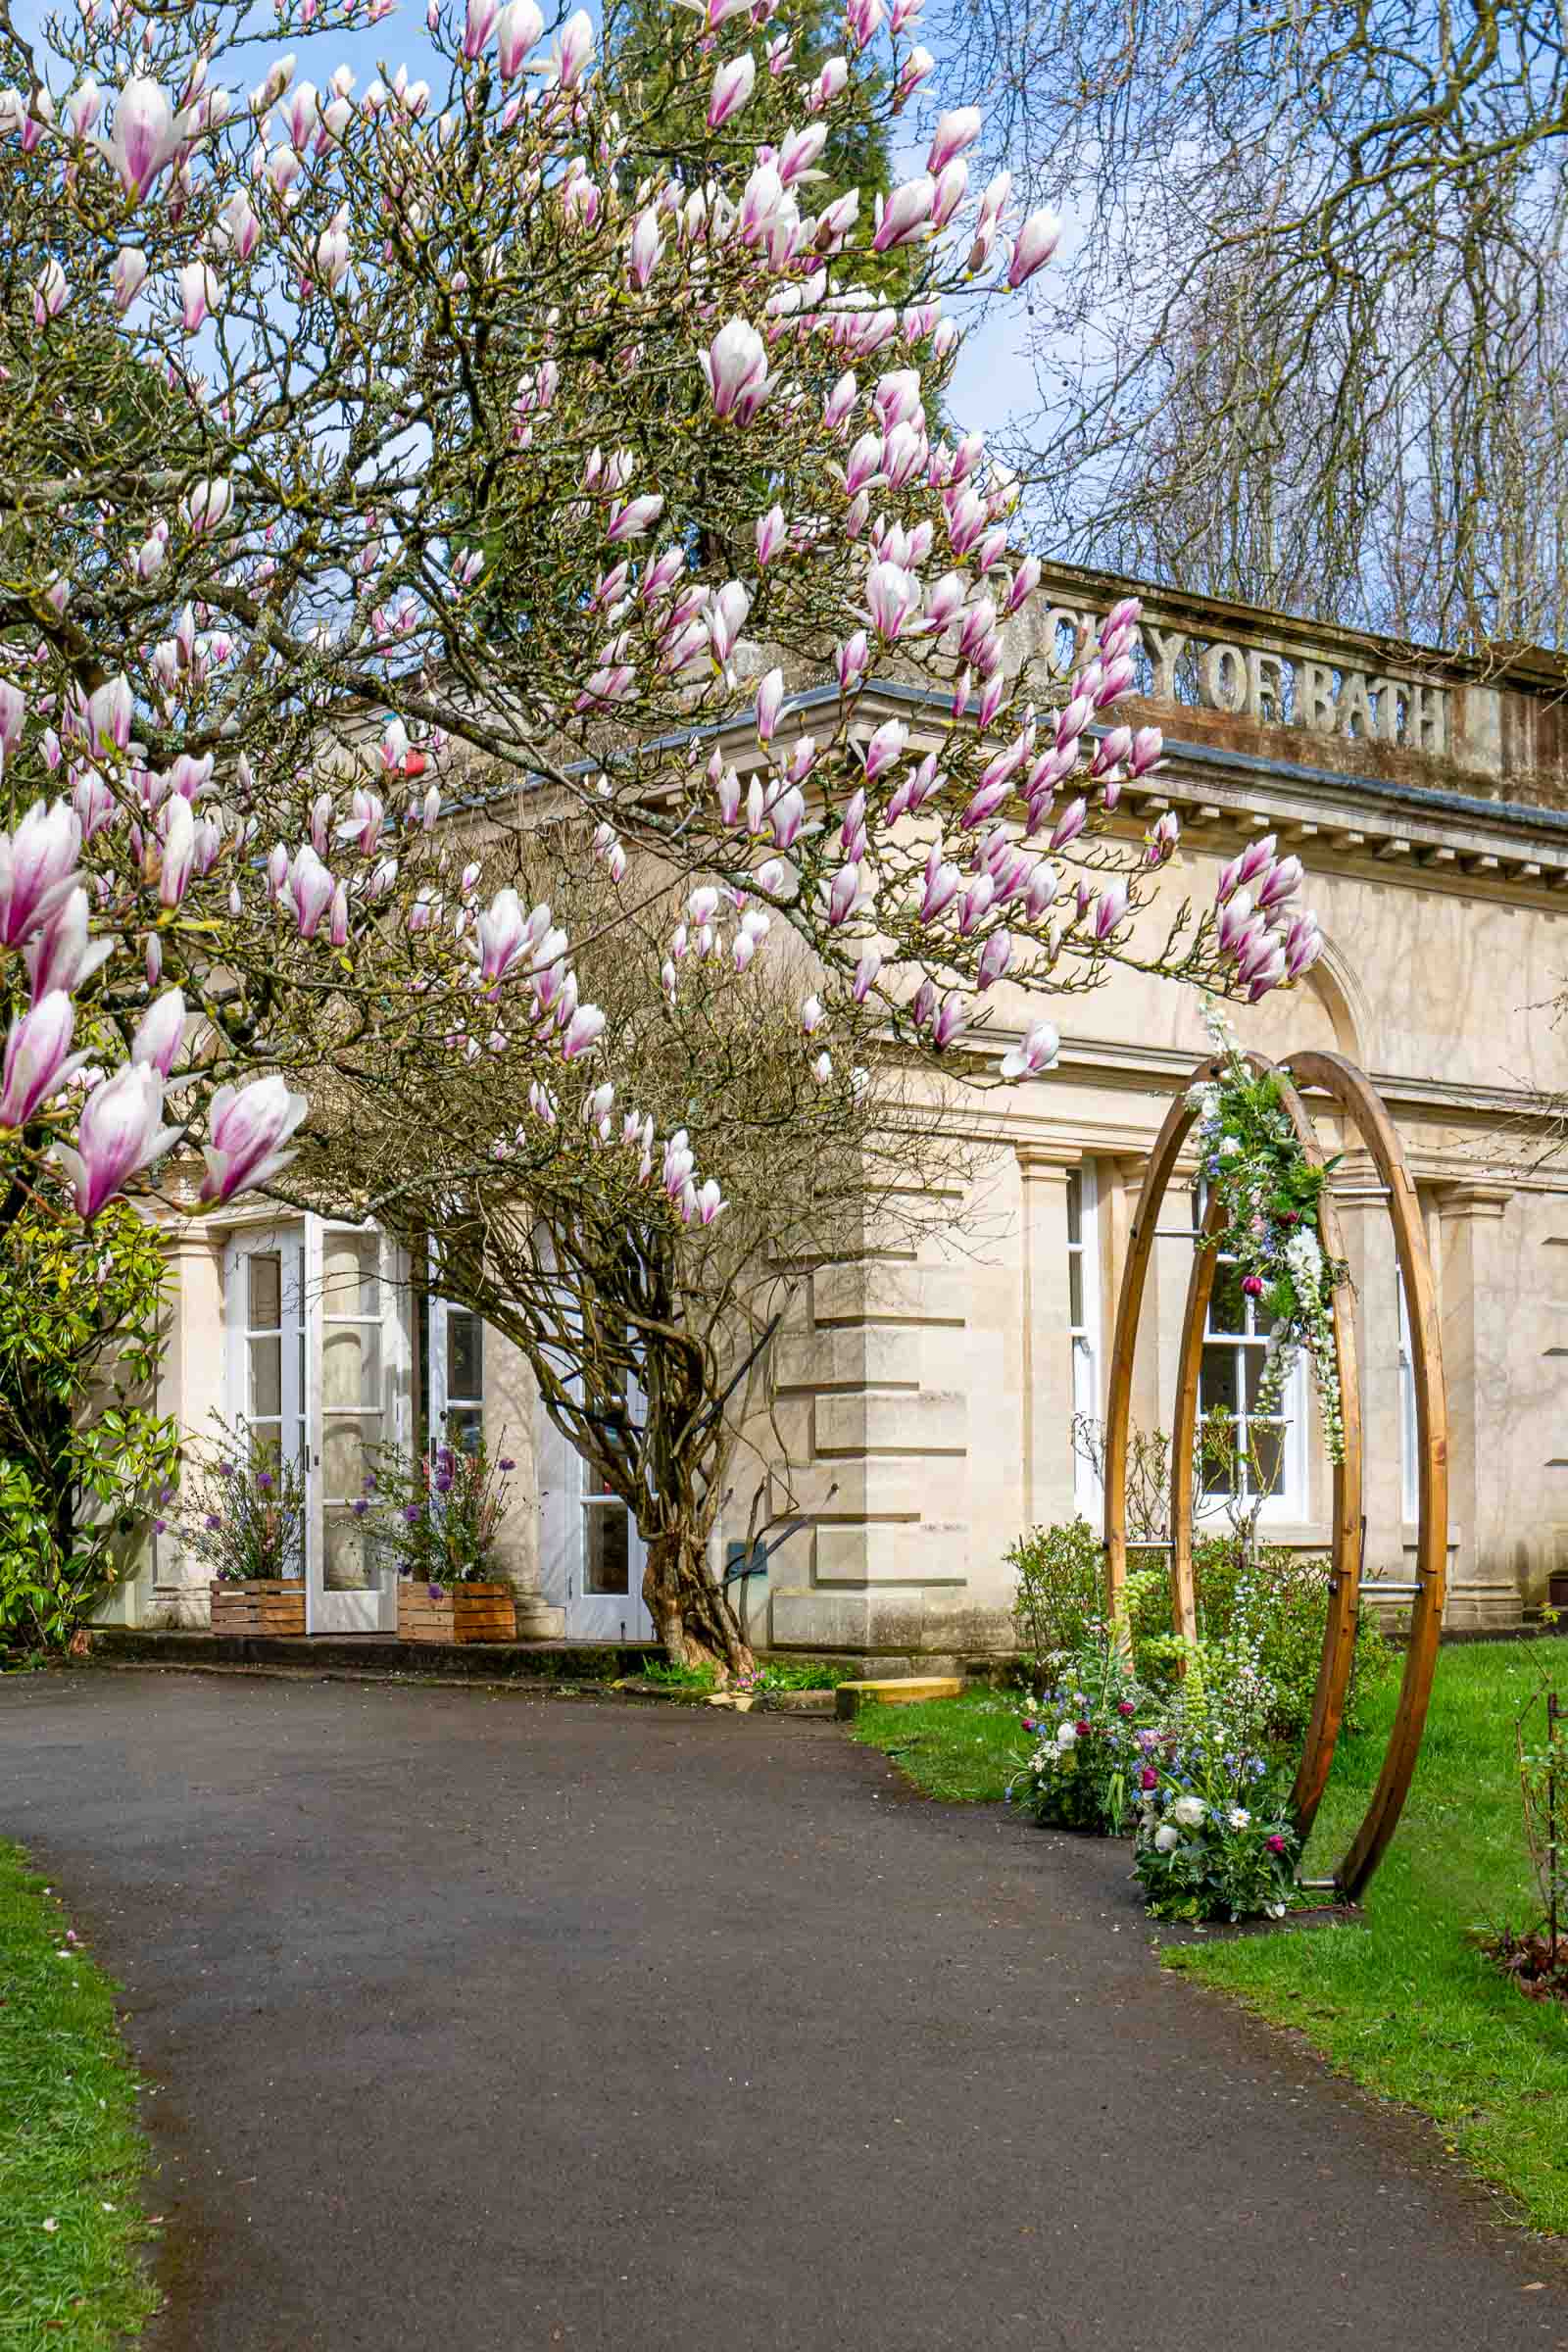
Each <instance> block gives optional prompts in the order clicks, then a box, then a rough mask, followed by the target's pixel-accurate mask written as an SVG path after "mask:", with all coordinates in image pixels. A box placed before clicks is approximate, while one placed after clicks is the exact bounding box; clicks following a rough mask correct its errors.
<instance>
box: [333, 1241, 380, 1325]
mask: <svg viewBox="0 0 1568 2352" xmlns="http://www.w3.org/2000/svg"><path fill="white" fill-rule="evenodd" d="M379 1255H380V1244H379V1242H378V1241H377V1239H376V1237H375V1235H374V1234H373V1233H343V1232H341V1231H339V1232H334V1231H333V1230H332V1229H331V1228H330V1227H328V1229H327V1231H326V1233H325V1234H324V1235H323V1237H322V1241H321V1312H322V1313H323V1314H324V1315H326V1316H328V1317H331V1316H333V1315H368V1316H378V1315H379V1314H380V1312H381V1303H380V1287H381V1286H380V1283H379V1281H378V1279H377V1274H376V1265H377V1260H378V1258H379Z"/></svg>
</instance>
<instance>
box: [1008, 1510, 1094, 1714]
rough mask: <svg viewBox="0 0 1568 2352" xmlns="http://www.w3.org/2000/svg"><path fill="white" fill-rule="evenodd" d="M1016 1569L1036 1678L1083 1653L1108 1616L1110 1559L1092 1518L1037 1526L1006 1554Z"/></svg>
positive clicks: (1022, 1636) (1027, 1655)
mask: <svg viewBox="0 0 1568 2352" xmlns="http://www.w3.org/2000/svg"><path fill="white" fill-rule="evenodd" d="M1006 1559H1007V1563H1008V1565H1009V1566H1010V1567H1012V1568H1014V1569H1016V1571H1017V1575H1018V1591H1017V1594H1016V1596H1015V1598H1014V1600H1013V1604H1012V1614H1013V1621H1014V1623H1015V1624H1016V1626H1017V1628H1018V1646H1019V1648H1020V1649H1021V1650H1022V1652H1023V1656H1024V1662H1025V1665H1026V1667H1027V1669H1028V1670H1029V1672H1030V1674H1031V1675H1038V1673H1039V1672H1041V1671H1042V1670H1044V1669H1046V1668H1048V1667H1049V1666H1050V1665H1051V1664H1052V1663H1053V1661H1054V1660H1055V1659H1058V1658H1063V1657H1066V1656H1068V1655H1070V1654H1071V1653H1073V1652H1074V1651H1076V1650H1078V1649H1080V1648H1081V1647H1082V1646H1083V1644H1084V1642H1086V1641H1087V1640H1088V1638H1089V1631H1090V1628H1091V1626H1093V1625H1096V1624H1098V1623H1100V1622H1101V1621H1102V1620H1103V1617H1104V1614H1105V1561H1104V1553H1103V1550H1102V1549H1101V1543H1100V1538H1099V1537H1098V1536H1097V1535H1096V1533H1095V1531H1094V1529H1093V1528H1092V1527H1091V1526H1090V1524H1089V1522H1088V1520H1087V1519H1082V1518H1080V1519H1072V1520H1069V1521H1068V1523H1067V1525H1066V1526H1065V1527H1036V1528H1031V1530H1030V1532H1029V1533H1028V1535H1026V1536H1020V1537H1019V1538H1018V1540H1017V1542H1016V1543H1015V1544H1012V1545H1011V1546H1010V1548H1009V1549H1008V1551H1007V1553H1006Z"/></svg>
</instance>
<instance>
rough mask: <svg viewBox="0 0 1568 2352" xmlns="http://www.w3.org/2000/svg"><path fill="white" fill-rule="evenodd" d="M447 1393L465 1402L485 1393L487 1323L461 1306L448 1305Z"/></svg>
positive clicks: (468, 1402)
mask: <svg viewBox="0 0 1568 2352" xmlns="http://www.w3.org/2000/svg"><path fill="white" fill-rule="evenodd" d="M447 1395H448V1396H449V1397H461V1398H462V1399H463V1401H464V1402H465V1403H466V1404H473V1403H476V1402H477V1401H478V1400H479V1399H480V1398H481V1397H483V1395H484V1325H483V1323H482V1322H481V1321H480V1319H479V1317H478V1316H477V1315H474V1314H470V1313H469V1312H468V1310H467V1308H466V1307H462V1306H449V1307H448V1308H447Z"/></svg>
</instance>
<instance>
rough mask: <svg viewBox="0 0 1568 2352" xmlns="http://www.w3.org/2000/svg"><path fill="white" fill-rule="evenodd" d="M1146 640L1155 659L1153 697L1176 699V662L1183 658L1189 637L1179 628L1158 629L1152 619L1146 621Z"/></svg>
mask: <svg viewBox="0 0 1568 2352" xmlns="http://www.w3.org/2000/svg"><path fill="white" fill-rule="evenodd" d="M1144 641H1145V643H1146V644H1147V645H1148V647H1149V650H1150V653H1151V654H1152V656H1153V660H1154V689H1153V699H1154V701H1155V702H1156V703H1173V702H1174V701H1175V700H1176V664H1177V662H1179V661H1180V660H1181V658H1182V654H1183V652H1184V650H1185V648H1186V645H1187V638H1186V637H1185V635H1184V634H1183V633H1182V631H1181V630H1179V629H1156V628H1155V627H1154V625H1153V623H1152V621H1149V620H1146V621H1145V622H1144Z"/></svg>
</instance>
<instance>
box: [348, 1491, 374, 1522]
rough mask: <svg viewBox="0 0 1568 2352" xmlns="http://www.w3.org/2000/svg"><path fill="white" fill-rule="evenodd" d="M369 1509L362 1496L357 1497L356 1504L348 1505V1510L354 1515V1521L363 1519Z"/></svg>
mask: <svg viewBox="0 0 1568 2352" xmlns="http://www.w3.org/2000/svg"><path fill="white" fill-rule="evenodd" d="M369 1507H370V1506H369V1504H368V1502H367V1501H366V1499H365V1496H364V1495H361V1496H360V1497H359V1500H358V1501H357V1502H352V1503H350V1505H349V1508H350V1510H351V1511H352V1512H353V1513H354V1516H355V1518H356V1519H363V1518H364V1517H365V1514H366V1512H367V1511H368V1509H369Z"/></svg>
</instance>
